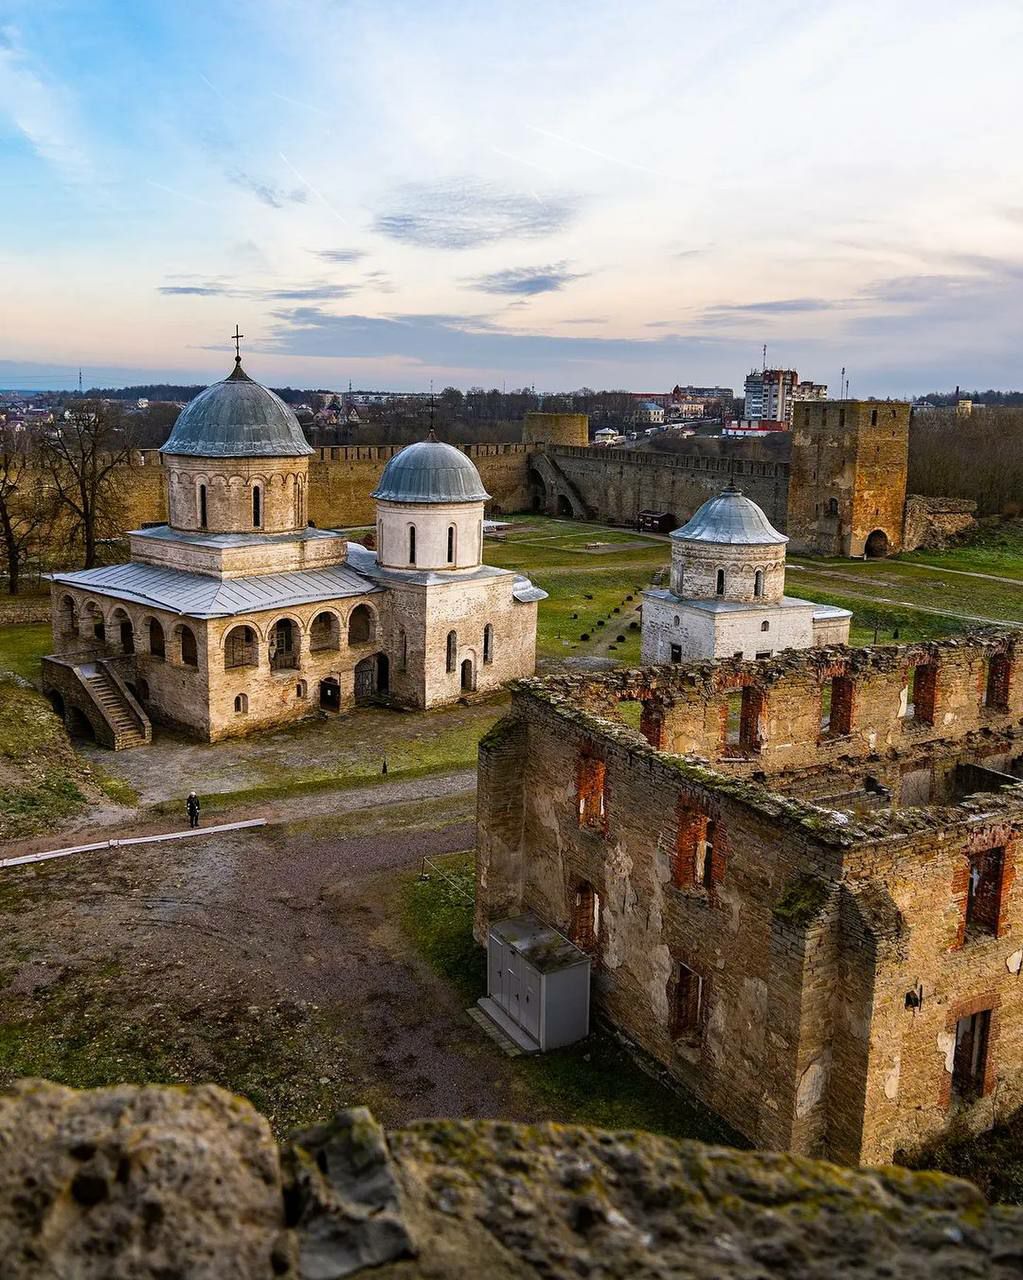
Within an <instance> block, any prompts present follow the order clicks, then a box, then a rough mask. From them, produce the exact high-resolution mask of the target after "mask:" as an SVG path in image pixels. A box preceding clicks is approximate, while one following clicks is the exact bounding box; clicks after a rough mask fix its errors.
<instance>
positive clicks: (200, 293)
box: [156, 284, 233, 298]
mask: <svg viewBox="0 0 1023 1280" xmlns="http://www.w3.org/2000/svg"><path fill="white" fill-rule="evenodd" d="M156 292H157V293H162V294H167V295H182V296H184V295H187V296H189V297H194V298H217V297H223V296H225V295H228V294H231V293H233V290H231V289H227V288H225V287H224V285H220V284H216V285H205V284H162V285H160V287H159V288H158V289H157V291H156Z"/></svg>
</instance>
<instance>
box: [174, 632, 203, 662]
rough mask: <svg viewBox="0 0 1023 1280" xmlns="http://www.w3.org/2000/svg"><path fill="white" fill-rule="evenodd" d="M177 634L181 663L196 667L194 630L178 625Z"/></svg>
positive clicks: (197, 651)
mask: <svg viewBox="0 0 1023 1280" xmlns="http://www.w3.org/2000/svg"><path fill="white" fill-rule="evenodd" d="M178 636H179V643H180V645H181V661H182V663H183V664H184V665H185V666H186V667H197V666H198V665H199V650H198V648H197V646H196V643H195V632H194V631H193V630H192V628H191V627H180V628H179V629H178Z"/></svg>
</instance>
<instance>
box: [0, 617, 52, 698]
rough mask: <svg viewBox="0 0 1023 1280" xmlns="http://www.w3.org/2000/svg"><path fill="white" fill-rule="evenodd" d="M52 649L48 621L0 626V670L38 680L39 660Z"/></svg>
mask: <svg viewBox="0 0 1023 1280" xmlns="http://www.w3.org/2000/svg"><path fill="white" fill-rule="evenodd" d="M52 649H53V636H52V634H51V632H50V626H49V623H46V622H39V623H35V622H32V623H19V624H17V625H14V626H9V627H8V626H0V671H13V672H14V673H15V674H16V675H19V676H22V677H24V679H26V680H32V681H34V682H36V683H38V681H39V660H40V659H41V658H42V657H43V656H44V655H45V654H47V653H50V652H51V651H52Z"/></svg>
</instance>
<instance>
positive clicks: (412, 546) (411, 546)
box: [408, 524, 416, 564]
mask: <svg viewBox="0 0 1023 1280" xmlns="http://www.w3.org/2000/svg"><path fill="white" fill-rule="evenodd" d="M408 562H409V564H415V562H416V526H415V525H414V524H410V525H409V527H408Z"/></svg>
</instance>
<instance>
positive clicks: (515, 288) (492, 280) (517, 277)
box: [461, 262, 589, 295]
mask: <svg viewBox="0 0 1023 1280" xmlns="http://www.w3.org/2000/svg"><path fill="white" fill-rule="evenodd" d="M567 267H568V263H567V262H553V263H551V264H550V265H549V266H546V267H507V268H505V270H503V271H492V272H490V274H489V275H483V276H475V277H473V278H471V279H466V280H463V281H462V282H461V283H462V286H463V288H466V289H480V290H482V292H484V293H511V294H528V295H532V294H536V293H556V292H557V291H558V290H559V289H562V288H564V286H565V285H566V284H570V283H571V282H572V281H573V280H582V279H584V278H585V276H586V275H588V274H589V273H588V272H571V271H568V270H566V268H567Z"/></svg>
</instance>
